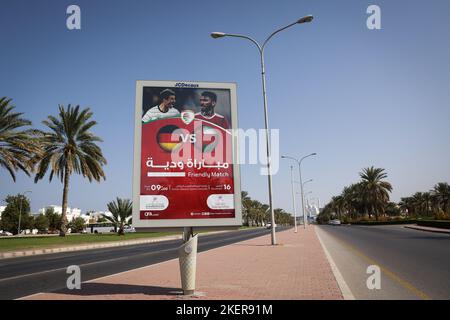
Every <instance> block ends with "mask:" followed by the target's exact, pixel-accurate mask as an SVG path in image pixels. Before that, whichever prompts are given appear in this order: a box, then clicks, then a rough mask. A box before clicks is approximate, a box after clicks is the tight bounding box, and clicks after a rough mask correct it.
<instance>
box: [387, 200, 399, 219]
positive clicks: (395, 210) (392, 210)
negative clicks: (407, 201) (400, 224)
mask: <svg viewBox="0 0 450 320" xmlns="http://www.w3.org/2000/svg"><path fill="white" fill-rule="evenodd" d="M386 214H387V215H388V216H390V217H398V216H399V215H400V207H399V206H398V205H397V204H396V203H395V202H389V203H388V204H387V205H386Z"/></svg>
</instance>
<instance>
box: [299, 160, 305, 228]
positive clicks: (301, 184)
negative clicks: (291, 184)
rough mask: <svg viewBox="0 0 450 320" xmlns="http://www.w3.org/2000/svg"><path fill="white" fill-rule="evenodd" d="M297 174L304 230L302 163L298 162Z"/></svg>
mask: <svg viewBox="0 0 450 320" xmlns="http://www.w3.org/2000/svg"><path fill="white" fill-rule="evenodd" d="M298 172H299V175H300V193H301V197H302V214H303V229H306V220H305V201H304V198H303V181H302V161H301V160H300V161H298Z"/></svg>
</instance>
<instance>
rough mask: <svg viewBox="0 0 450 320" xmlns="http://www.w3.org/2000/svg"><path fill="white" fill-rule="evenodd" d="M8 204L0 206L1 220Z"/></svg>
mask: <svg viewBox="0 0 450 320" xmlns="http://www.w3.org/2000/svg"><path fill="white" fill-rule="evenodd" d="M5 209H6V206H0V220H1V219H2V213H3V211H5Z"/></svg>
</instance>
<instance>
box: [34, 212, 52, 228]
mask: <svg viewBox="0 0 450 320" xmlns="http://www.w3.org/2000/svg"><path fill="white" fill-rule="evenodd" d="M49 225H50V223H49V221H48V218H47V217H46V216H45V214H42V213H41V214H40V215H38V216H37V217H36V218H35V219H34V223H33V227H34V228H35V229H38V231H39V232H46V231H47V230H48V228H49Z"/></svg>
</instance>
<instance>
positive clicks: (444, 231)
mask: <svg viewBox="0 0 450 320" xmlns="http://www.w3.org/2000/svg"><path fill="white" fill-rule="evenodd" d="M403 228H407V229H414V230H420V231H428V232H434V233H443V234H450V230H449V229H442V230H439V229H428V228H427V229H425V228H426V227H421V226H404V227H403Z"/></svg>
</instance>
